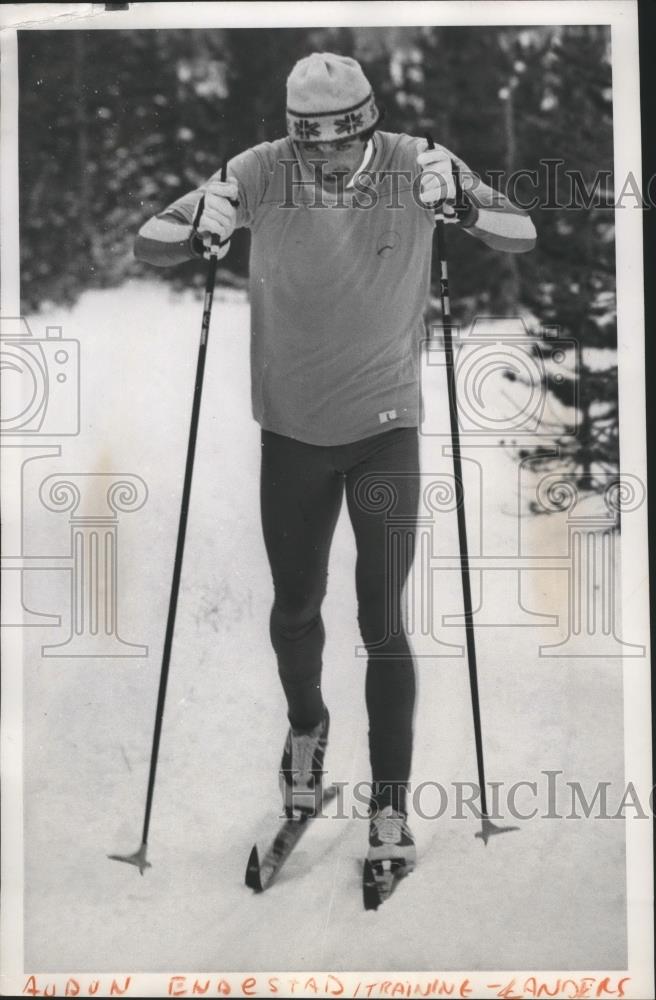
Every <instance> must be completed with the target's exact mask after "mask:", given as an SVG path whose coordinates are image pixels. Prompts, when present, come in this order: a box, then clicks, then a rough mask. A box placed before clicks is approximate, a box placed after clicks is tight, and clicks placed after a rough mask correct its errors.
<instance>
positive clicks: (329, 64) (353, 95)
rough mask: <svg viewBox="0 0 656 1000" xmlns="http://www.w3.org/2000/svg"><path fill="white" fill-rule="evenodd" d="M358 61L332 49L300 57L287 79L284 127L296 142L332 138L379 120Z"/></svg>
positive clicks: (348, 133)
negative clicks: (333, 51)
mask: <svg viewBox="0 0 656 1000" xmlns="http://www.w3.org/2000/svg"><path fill="white" fill-rule="evenodd" d="M379 118H380V114H379V112H378V108H377V107H376V102H375V100H374V94H373V90H372V89H371V84H370V83H369V81H368V80H367V78H366V76H365V75H364V73H363V72H362V67H361V66H360V63H358V62H356V60H355V59H350V58H349V57H348V56H337V55H334V54H333V53H332V52H313V53H312V55H311V56H307V57H306V58H305V59H300V60H299V62H297V63H296V65H295V66H294V68H293V70H292V71H291V73H290V74H289V77H288V79H287V131H288V133H289V135H290V136H291V137H292V139H296V140H297V141H299V142H335V140H337V139H344V138H348V137H349V136H353V135H357V134H358V133H359V132H364V131H365V130H366V129H369V128H371V127H372V126H374V125H375V124H376V122H377V121H378V120H379Z"/></svg>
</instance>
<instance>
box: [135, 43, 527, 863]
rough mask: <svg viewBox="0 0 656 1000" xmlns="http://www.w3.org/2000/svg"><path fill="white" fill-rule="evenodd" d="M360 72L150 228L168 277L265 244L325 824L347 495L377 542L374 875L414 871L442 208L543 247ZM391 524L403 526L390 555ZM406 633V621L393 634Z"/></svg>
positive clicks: (301, 662)
mask: <svg viewBox="0 0 656 1000" xmlns="http://www.w3.org/2000/svg"><path fill="white" fill-rule="evenodd" d="M380 120H381V115H380V112H379V109H378V107H377V105H376V100H375V97H374V94H373V92H372V88H371V85H370V84H369V82H368V80H367V79H366V76H365V74H364V72H363V70H362V68H361V67H360V65H359V63H357V62H356V61H355V60H354V59H351V58H347V57H344V56H339V55H334V54H332V53H327V52H324V53H314V54H312V55H310V56H308V57H307V58H304V59H301V60H300V61H299V62H298V63H297V64H296V65H295V66H294V68H293V69H292V71H291V73H290V75H289V78H288V81H287V133H288V134H287V137H285V138H282V139H277V140H275V141H273V142H264V143H261V144H260V145H258V146H255V147H253V148H252V149H249V150H246V151H245V152H243V153H241V154H239V155H238V156H236V157H234V158H233V159H232V160H230V162H229V163H228V167H227V179H226V180H225V181H221V180H219V179H218V177H219V175H218V173H217V174H216V175H214V176H213V177H212V178H210V180H209V181H208V182H207V183H206V184H205V185H204V186H203V187H202V188H200V189H198V190H196V191H192V192H190V193H189V194H187V195H185V196H183V197H182V198H180V199H179V200H177V201H176V202H174V203H173V204H172V205H170V206H169V207H168V208H166V209H164V211H163V212H161V213H160V214H159V215H157V216H155V217H154V218H152V219H150V220H149V221H148V222H147V223H146V224H145V225H144V226H143V227H142V228H141V230H140V232H139V235H138V237H137V240H136V244H135V253H136V255H137V256H138V257H139V258H140V259H141V260H144V261H147V262H149V263H151V264H154V265H157V266H168V265H172V264H177V263H180V262H182V261H186V260H190V259H192V258H193V257H201V256H205V257H210V256H215V257H218V258H221V257H223V256H225V255H226V254H227V253H228V250H229V247H230V237H231V235H232V233H233V231H234V229H235V228H237V227H240V226H247V227H249V228H250V230H251V256H250V297H251V313H252V319H251V392H252V407H253V414H254V417H255V419H256V420H257V421H258V422H259V423H260V425H261V428H262V460H261V514H262V528H263V534H264V541H265V546H266V551H267V555H268V559H269V563H270V567H271V573H272V577H273V585H274V602H273V607H272V611H271V622H270V631H271V641H272V644H273V647H274V650H275V654H276V657H277V662H278V671H279V675H280V679H281V682H282V686H283V689H284V693H285V696H286V700H287V706H288V719H289V731H288V734H287V739H286V741H285V745H284V750H283V755H282V761H281V766H280V783H281V790H282V796H283V805H284V808H285V811H286V813H287V815H288V816H297V815H299V814H303V813H312V812H313V811H315V810H316V809H317V807H318V805H319V803H320V799H321V779H322V774H323V763H324V755H325V751H326V746H327V741H328V731H329V714H328V709H327V707H326V706H325V705H324V702H323V698H322V694H321V671H322V651H323V645H324V628H323V623H322V618H321V605H322V601H323V598H324V595H325V592H326V582H327V570H328V557H329V552H330V545H331V540H332V535H333V531H334V528H335V525H336V522H337V518H338V515H339V511H340V508H341V505H342V501H343V497H344V495H346V503H347V507H348V512H349V516H350V520H351V523H352V526H353V531H354V535H355V543H356V548H357V566H356V588H357V599H358V621H359V626H360V630H361V633H362V638H363V641H364V644H365V646H366V648H367V653H368V663H367V670H366V681H365V692H366V704H367V713H368V721H369V752H370V762H371V770H372V784H371V798H370V824H369V851H368V860H369V861H370V862H371V863H372V864H380V863H384V862H391V863H393V864H395V865H401V866H403V868H404V870H405V871H409V870H411V869H412V867H413V866H414V864H415V846H414V840H413V836H412V833H411V831H410V828H409V826H408V822H407V790H408V784H409V778H410V766H411V756H412V738H413V733H412V720H413V710H414V701H415V674H414V663H413V658H412V654H411V651H410V647H409V644H408V639H407V636H406V634H405V632H404V630H403V627H402V624H401V625H399V624H398V623H401V622H402V614H401V604H402V593H403V588H404V584H405V581H406V578H407V575H408V572H409V570H410V567H411V563H412V558H413V539H414V525H413V518H416V514H417V507H418V500H419V454H418V452H419V449H418V426H419V423H420V419H421V402H420V392H419V365H418V361H419V347H420V343H421V341H422V340H423V339H424V338H425V330H424V321H423V312H424V309H425V306H426V302H427V299H428V295H429V292H430V273H431V250H432V237H433V232H434V227H435V219H436V212H437V213H439V217H440V218H442V219H443V220H444V222H449V223H452V224H454V225H456V226H457V227H458V228H460V229H462V230H464V232H465V233H467V234H468V235H470V236H473V237H475V238H478V239H480V240H482V241H483V242H484V243H486V244H487V245H488V246H491V247H493V248H495V249H499V250H505V251H509V252H515V253H521V252H525V251H528V250H531V249H532V248H533V246H534V244H535V229H534V227H533V224H532V222H531V220H530V218H529V217H528V215H527V214H526V213H525V212H523V211H521V210H519V209H517V208H515V207H514V206H513V205H511V204H510V202H508V200H507V199H505V198H504V197H503V196H501V195H500V194H498V193H497V192H494V191H492V190H491V189H490V188H489V187H487V186H486V185H485V184H483V183H482V182H480V180H479V179H478V178H475V177H474V176H473V175H472V174H471V173H470V171H469V170H468V168H467V166H466V165H465V164H464V163H463V162H462V160H460V159H459V158H458V157H457V156H455V155H454V154H452V153H450V152H449V151H448V150H446V149H445V148H444V147H441V146H436V147H435V148H434V149H429V148H428V143H427V142H426V141H425V140H423V139H417V138H414V137H411V136H408V135H404V134H393V133H389V132H383V131H381V130H380V129H379V128H378V125H379V123H380ZM390 512H391V513H392V514H393V515H394V517H395V518H396V519H397V520H398V524H399V526H400V527H399V539H400V540H399V544H398V548H397V549H396V550H395V557H394V558H393V559H392V558H390V553H389V552H388V543H387V539H388V535H387V523H388V517H389V515H390ZM392 623H395V624H394V627H392Z"/></svg>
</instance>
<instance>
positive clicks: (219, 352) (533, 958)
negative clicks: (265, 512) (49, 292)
mask: <svg viewBox="0 0 656 1000" xmlns="http://www.w3.org/2000/svg"><path fill="white" fill-rule="evenodd" d="M200 316H201V302H200V300H199V299H198V298H197V297H195V296H193V295H192V294H191V293H189V294H182V295H181V294H178V295H174V294H172V293H171V292H169V290H168V289H167V288H166V287H165V286H163V285H159V284H156V283H139V282H133V283H128V284H127V285H125V286H124V287H123V288H121V289H119V290H109V291H100V292H94V293H87V294H85V295H84V296H83V297H82V299H81V300H80V301H79V302H78V304H77V305H76V306H75V307H74V308H73V309H72V310H71V311H70V312H67V313H65V312H63V311H61V310H52V312H51V313H49V314H48V315H45V314H44V315H41V316H38V317H33V318H30V320H29V321H30V323H31V326H32V329H33V332H34V333H35V335H37V336H43V328H44V326H45V325H46V323H57V324H59V325H62V326H63V328H64V336H65V337H77V338H78V339H79V340H80V343H81V372H82V378H81V385H82V399H81V412H82V430H81V433H80V435H79V437H78V438H74V439H71V440H67V441H65V443H64V445H63V452H62V458H60V459H52V460H51V459H41V460H39V462H33V463H31V467H28V468H27V469H26V473H25V495H26V496H30V495H36V490H37V488H38V484H39V483H40V481H41V479H42V478H45V476H46V475H48V474H50V473H51V472H63V471H70V472H78V471H79V472H94V471H103V472H110V471H116V472H127V473H137V474H138V475H140V476H142V477H143V478H144V479H145V481H146V482H147V484H148V489H149V497H148V501H147V503H146V505H145V506H144V507H143V509H142V510H141V511H139V512H136V513H133V514H125V515H122V516H121V521H120V532H119V537H120V541H119V627H120V633H121V636H122V637H123V638H124V639H125V640H127V641H131V642H137V643H146V644H147V645H148V646H149V655H148V657H147V658H142V659H112V660H109V659H105V660H100V659H99V660H74V659H46V658H42V657H41V655H40V647H41V645H42V644H43V643H44V642H57V641H62V640H63V638H64V637H65V636H64V631H63V629H49V628H42V629H34V628H33V629H27V630H26V632H28V633H29V635H28V636H27V638H26V646H25V662H24V698H25V740H24V753H25V833H26V836H25V866H26V867H25V881H26V894H25V961H26V967H29V968H30V969H31V970H33V971H35V972H36V971H40V972H54V971H70V970H77V971H78V972H82V971H87V970H88V971H94V972H98V973H100V972H104V971H115V970H117V969H120V970H129V971H135V972H138V971H153V972H155V971H166V970H174V969H178V970H194V971H197V972H203V971H216V970H222V971H225V972H230V971H260V970H271V971H276V970H292V969H293V970H299V971H300V970H317V969H326V970H334V971H340V970H351V971H358V970H372V969H381V970H382V969H385V970H389V971H393V970H408V969H415V970H423V969H426V970H430V969H433V970H434V969H439V970H445V971H446V970H454V969H527V970H528V969H550V968H558V969H572V970H573V969H584V968H585V969H590V968H592V969H595V968H609V969H611V968H623V967H624V965H625V962H626V946H625V940H624V936H623V933H622V928H623V926H624V919H625V915H624V911H625V898H624V864H625V859H624V831H623V824H622V823H621V822H619V823H608V822H606V823H602V822H599V821H598V820H597V821H595V820H585V821H584V820H579V821H577V822H563V821H555V820H551V821H548V820H542V821H539V820H534V821H527V822H525V823H522V824H520V825H521V831H520V832H518V833H509V834H507V835H505V836H502V837H497V838H494V839H493V840H492V841H491V842H490V843H489V844H488V846H487V847H484V846H483V844H482V842H481V841H480V840H478V839H475V837H474V834H475V832H476V831H477V830H478V828H479V824H478V823H477V821H476V820H475V819H474V818H473V817H471V816H468V818H466V819H451V818H448V816H445V817H442V818H441V819H440V820H439V821H436V820H429V819H420V818H418V817H416V816H415V817H412V819H411V823H412V826H413V829H414V830H415V833H416V837H417V845H418V855H419V864H418V868H417V870H416V871H415V872H414V873H413V874H412V875H411V876H410V877H409V878H408V879H407V880H406V881H404V882H403V883H402V884H401V886H400V887H399V889H398V890H397V892H396V893H395V894H394V896H393V897H392V898H391V899H390V900H389V901H388V902H387V903H386V904H385V905H384V906H383V907H382V908H381V909H380V910H379V911H378V912H369V913H365V912H364V910H363V908H362V902H361V891H360V878H361V858H362V857H363V854H364V851H365V849H366V833H367V824H366V821H365V820H364V819H357V818H355V819H334V820H332V821H331V822H328V821H326V822H322V823H319V822H317V823H315V824H313V827H312V828H311V830H309V831H308V833H307V836H306V838H304V839H303V841H302V842H301V844H300V845H299V848H298V850H297V851H296V852H294V854H293V855H292V857H291V858H290V859H289V861H288V863H287V865H286V867H285V869H284V870H283V872H282V873H281V875H280V878H279V880H278V881H277V882H276V884H275V885H274V886H273V887H272V888H271V889H270V890H269V891H268V892H266V893H265V894H263V895H262V896H255V895H253V894H252V893H251V892H250V891H249V890H247V889H246V888H245V887H244V885H243V876H244V869H245V865H246V861H247V858H248V854H249V851H250V847H251V845H252V843H253V841H254V840H257V841H258V843H259V844H260V845H261V846H266V844H267V841H268V840H269V839H270V837H271V836H272V835H273V833H274V831H275V829H276V826H277V823H278V814H279V795H278V789H277V768H278V764H279V757H280V753H281V749H282V743H283V740H284V736H285V731H286V725H287V724H286V716H285V707H284V702H283V698H282V692H281V690H280V689H279V682H278V677H277V672H276V667H275V661H274V657H273V653H272V650H271V648H270V646H269V638H268V615H269V606H270V600H271V583H270V578H269V570H268V565H267V563H266V558H265V553H264V547H263V543H262V540H261V534H260V526H259V508H258V503H259V498H258V486H257V477H258V458H259V454H258V453H259V429H258V427H257V425H256V424H255V423H254V421H253V420H252V418H251V415H250V389H249V375H248V351H249V325H248V324H249V312H248V305H247V303H246V301H245V300H244V298H243V297H242V296H241V295H240V294H239V293H231V292H227V291H224V290H222V289H217V294H216V299H215V304H214V313H213V318H212V328H211V334H210V341H209V352H208V362H207V371H206V378H205V388H204V396H203V408H202V414H201V420H200V432H199V439H198V448H197V453H196V464H195V476H194V484H193V489H192V500H191V508H190V516H189V525H188V532H187V543H186V550H185V561H184V568H183V576H182V587H181V593H180V600H179V605H178V616H177V625H176V633H175V643H174V649H173V657H172V662H171V674H170V681H169V689H168V697H167V705H166V712H165V717H164V728H163V737H162V744H161V750H160V760H159V769H158V775H157V785H156V789H155V798H154V806H153V816H152V824H151V832H150V845H149V855H148V856H149V860H150V861H151V862H152V868H150V869H149V870H147V872H146V874H145V875H144V877H143V878H141V877H140V876H139V874H138V872H137V870H136V869H134V868H131V867H129V866H127V865H121V864H117V863H115V862H113V861H109V860H107V857H106V855H107V854H108V853H113V852H118V853H123V852H125V853H128V852H131V851H133V850H136V848H137V847H138V844H139V840H140V833H141V824H142V818H143V807H144V802H145V793H146V780H147V769H148V761H149V755H150V741H151V734H152V724H153V717H154V710H155V701H156V692H157V684H158V679H159V669H160V656H161V648H162V641H163V633H164V624H165V618H166V609H167V605H168V597H169V586H170V572H171V567H172V562H173V553H174V546H175V535H176V530H177V519H178V514H179V509H178V504H179V497H180V490H181V485H182V475H183V469H184V454H185V448H186V441H187V433H188V421H189V415H190V407H191V398H192V390H193V378H194V370H195V363H196V352H197V343H198V335H199V326H200ZM445 391H446V390H445V386H444V383H443V371H442V369H435V370H433V369H431V372H430V374H429V376H428V377H427V382H426V385H425V392H426V393H430V394H431V405H434V406H438V407H441V408H442V418H443V420H444V424H443V426H448V423H447V419H448V418H447V410H446V401H445ZM506 391H507V385H505V386H503V387H500V393H502V392H503V393H505V392H506ZM443 443H444V441H443V440H441V439H438V438H431V437H426V438H424V439H423V468H424V470H426V471H428V472H433V471H439V470H445V471H450V462H449V459H448V457H445V456H443V455H442V453H441V446H442V444H443ZM494 455H495V460H494V463H493V464H492V466H489V465H488V466H487V467H486V470H485V472H486V478H485V491H484V497H485V501H484V502H485V504H486V509H488V510H496V511H501V512H502V513H500V514H499V516H497V517H495V518H492V519H489V520H487V521H486V522H485V526H486V531H487V534H486V545H489V548H490V551H505V550H506V549H507V547H508V545H511V544H512V541H513V532H516V530H517V528H516V524H515V519H514V518H513V517H512V516H509V515H508V514H507V513H503V512H504V511H508V510H510V511H512V510H513V497H514V493H513V490H516V483H517V466H516V464H515V462H514V460H513V458H512V457H511V456H510V455H509V454H508V453H506V451H505V450H503V449H497V450H495V452H494ZM466 466H467V468H468V470H469V471H468V473H467V475H468V478H467V482H466V486H467V483H469V477H470V476H472V477H473V476H474V475H475V468H474V467H473V464H472V463H466ZM490 469H491V470H492V471H491V472H490ZM473 483H474V479H473V478H472V484H473ZM468 499H469V497H468ZM468 510H469V511H470V513H471V509H470V508H469V507H468ZM26 520H27V522H28V523H27V524H26V531H27V537H28V538H34V539H35V544H36V543H37V542H38V541H39V539H40V538H42V539H48V542H47V548H46V549H45V550H46V551H48V552H51V551H52V549H53V547H54V546H55V545H56V546H57V547H58V550H59V551H60V552H62V553H64V552H66V551H67V544H68V535H67V532H68V527H67V524H66V518H65V517H62V515H58V514H52V513H49V512H45V511H44V510H43V508H40V507H38V506H37V505H36V504H34V505H33V506H26ZM542 520H543V523H541V524H539V525H538V526H537V528H536V537H538V538H539V540H541V543H542V544H545V538H546V539H547V543H546V544H547V545H548V536H549V532H550V531H552V530H553V531H555V527H553V525H552V526H551V527H549V526H547V525H546V524H545V523H544V521H545V519H542ZM440 523H441V524H442V527H441V533H440V537H441V539H442V540H443V542H444V545H445V551H456V538H457V536H456V525H455V516H454V515H449V516H442V519H441V522H440ZM554 523H555V522H554ZM545 533H546V534H545ZM477 537H478V536H477V530H476V529H475V526H473V527H472V529H471V540H470V546H472V547H474V546H475V545H476V544H477V543H476V539H477ZM559 537H560V536H559ZM44 544H46V543H44ZM354 564H355V553H354V547H353V543H352V538H351V532H350V526H349V524H348V520H347V518H346V517H345V512H343V515H342V517H341V519H340V522H339V525H338V528H337V531H336V534H335V540H334V544H333V551H332V557H331V566H330V579H329V591H328V597H327V599H326V602H325V608H324V618H325V622H326V631H327V645H326V650H325V657H324V662H325V668H324V684H325V698H326V703H327V704H328V706H329V707H330V709H331V716H332V725H331V742H330V747H329V751H328V756H327V761H326V763H327V767H328V776H329V778H332V779H335V780H339V781H348V782H355V781H358V780H367V779H368V777H369V768H368V760H367V739H366V717H365V706H364V690H363V688H364V684H363V680H364V659H362V658H361V657H356V656H354V649H355V648H356V647H358V646H359V645H360V638H359V635H358V632H357V622H356V607H355V591H354V584H353V573H354ZM554 576H555V574H551V576H550V574H548V573H547V574H546V575H543V577H542V578H541V579H540V581H539V584H537V585H536V586H537V588H538V590H539V588H540V587H542V588H546V589H548V588H549V587H551V598H550V599H551V601H552V603H553V602H555V603H556V604H557V602H558V599H559V598H558V593H559V592H558V589H557V587H555V586H554V585H553V582H552V578H553V577H554ZM38 577H39V580H38V581H36V582H35V581H30V582H29V586H28V587H26V597H27V598H28V604H29V605H30V606H32V607H34V608H35V609H37V610H38V609H44V610H45V609H47V610H48V611H50V612H54V611H55V610H56V611H57V613H60V614H61V615H62V616H63V622H64V623H65V622H67V621H68V615H69V610H68V603H67V602H68V590H67V588H68V582H67V580H66V574H62V573H45V574H38ZM439 579H440V583H439V584H438V587H439V588H440V589H439V598H440V601H441V602H442V609H443V610H444V611H445V612H448V613H452V614H456V613H458V612H459V610H460V608H461V590H460V579H459V575H458V574H457V573H455V572H445V573H443V574H442V576H441V577H440V578H439ZM504 579H505V578H502V580H504ZM474 583H476V581H474ZM499 586H500V589H501V594H500V595H499V594H498V593H497V594H496V597H499V596H500V597H501V600H502V601H503V599H504V597H505V595H504V593H503V588H504V587H506V586H507V579H505V582H504V583H502V584H500V585H499ZM475 589H476V588H475ZM493 590H494V588H493ZM493 596H494V595H493ZM508 600H510V596H509V597H508ZM529 605H530V606H532V607H534V608H535V610H540V601H539V600H537V599H534V600H533V603H532V605H531V602H529ZM550 610H552V611H553V607H550ZM560 610H561V611H562V607H560ZM547 633H549V634H547ZM440 635H441V636H443V638H444V639H445V641H450V642H455V643H461V642H462V641H463V634H462V632H461V630H460V629H459V628H451V629H443V630H441V632H440ZM552 635H553V630H551V631H549V630H547V629H540V628H528V629H526V628H508V629H502V628H487V629H485V628H481V629H480V630H479V631H478V632H477V646H478V658H479V683H480V695H481V709H482V725H483V739H484V746H485V756H486V768H487V778H488V780H489V781H490V780H497V781H503V782H505V783H506V785H509V784H511V783H512V782H513V781H518V780H522V779H524V780H539V779H540V771H541V770H543V769H547V768H549V769H553V770H562V771H563V772H564V778H565V779H568V778H569V779H572V780H574V779H576V780H578V781H580V782H582V784H584V785H585V784H586V783H588V786H587V787H590V784H591V783H593V782H594V781H597V780H612V781H614V782H618V783H620V784H621V782H622V780H623V749H622V748H623V742H622V687H621V670H620V667H619V664H618V661H612V660H608V661H601V660H590V661H578V662H574V661H568V660H556V659H552V660H540V659H539V657H538V655H537V647H538V645H539V643H540V642H544V641H547V640H549V641H551V640H552ZM413 642H414V644H415V648H416V650H417V652H419V653H420V654H421V655H420V657H419V660H418V681H419V685H418V687H419V701H418V708H417V715H416V738H415V764H414V771H413V779H414V783H415V785H417V784H418V783H419V782H421V781H439V782H441V783H442V784H443V785H444V786H445V787H447V788H449V787H450V783H451V782H453V781H456V780H462V781H475V780H476V769H475V756H474V742H473V730H472V724H471V705H470V700H469V682H468V677H467V668H466V661H465V660H464V659H463V658H462V657H456V656H446V657H445V656H441V657H436V656H435V655H432V656H431V655H430V652H431V644H430V642H429V641H428V640H427V639H426V638H421V637H419V638H418V639H416V640H415V639H413ZM540 787H541V788H542V786H540ZM542 798H544V797H543V796H542ZM540 801H541V800H540ZM568 801H569V800H568V799H567V802H568ZM435 803H436V799H434V798H433V799H431V798H430V796H428V795H427V799H426V801H425V803H424V805H425V806H426V808H428V809H432V808H434V806H435ZM518 803H519V804H520V805H522V806H528V807H530V806H532V805H533V804H534V803H533V801H531V800H529V799H522V798H521V796H520V797H519V798H518ZM565 808H566V805H565Z"/></svg>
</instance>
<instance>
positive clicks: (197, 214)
mask: <svg viewBox="0 0 656 1000" xmlns="http://www.w3.org/2000/svg"><path fill="white" fill-rule="evenodd" d="M227 174H228V160H227V159H224V160H223V163H222V164H221V176H220V180H221V181H222V182H223V181H226V180H227ZM228 201H229V202H230V204H231V205H232V207H233V208H238V207H239V202H238V200H237V199H236V198H228ZM204 209H205V195H204V194H203V195H201V196H200V199H199V201H198V204H197V205H196V209H195V211H194V218H193V221H192V223H191V226H192V229H193V231H194V232H195V233H197V231H198V223H199V222H200V220H201V217H202V215H203V211H204ZM213 240H214V238H213ZM229 242H230V237H228V239H227V240H219V239H217V242H216V244H215V245H216V246H217V247H224V246H225V245H226V243H229Z"/></svg>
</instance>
